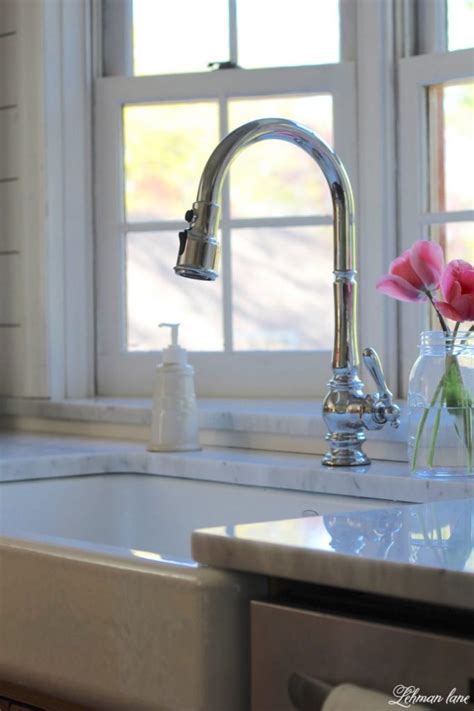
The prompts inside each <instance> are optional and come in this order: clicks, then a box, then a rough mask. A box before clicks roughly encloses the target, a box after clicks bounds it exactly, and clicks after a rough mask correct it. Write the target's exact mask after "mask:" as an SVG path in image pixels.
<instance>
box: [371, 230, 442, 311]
mask: <svg viewBox="0 0 474 711" xmlns="http://www.w3.org/2000/svg"><path fill="white" fill-rule="evenodd" d="M443 265H444V258H443V250H442V249H441V247H440V246H439V245H437V244H434V243H433V242H429V241H428V240H419V241H418V242H415V244H414V245H413V246H412V247H411V249H407V250H406V251H405V252H403V254H402V255H401V256H400V257H397V258H396V259H394V260H393V262H392V263H391V265H390V269H389V273H388V274H387V275H385V276H383V277H381V278H380V279H379V280H378V282H377V289H378V290H379V291H381V292H382V293H383V294H387V296H392V297H393V298H394V299H398V300H399V301H426V300H427V298H428V297H427V294H426V292H427V291H432V290H433V289H437V288H438V286H439V281H440V278H441V273H442V270H443Z"/></svg>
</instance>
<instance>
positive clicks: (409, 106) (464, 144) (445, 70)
mask: <svg viewBox="0 0 474 711" xmlns="http://www.w3.org/2000/svg"><path fill="white" fill-rule="evenodd" d="M438 5H439V7H440V8H441V9H443V7H445V6H443V5H442V4H441V3H438ZM443 17H444V23H443V25H442V30H443V31H442V32H441V33H440V34H439V38H438V45H439V47H436V45H435V46H433V49H434V50H437V49H438V50H443V49H444V50H448V51H444V52H443V51H433V52H432V53H430V54H424V55H419V56H414V57H408V58H405V59H403V60H402V61H401V63H400V106H399V112H400V176H401V179H400V206H401V240H402V246H403V247H407V246H409V245H410V244H411V243H412V242H413V241H414V239H415V238H420V237H423V238H425V239H431V240H434V241H436V242H438V243H439V244H440V245H441V246H442V247H443V249H444V252H445V257H446V260H447V261H449V260H451V259H465V260H467V261H470V262H471V263H472V262H474V190H473V187H472V185H473V183H472V175H471V172H472V171H471V166H472V164H473V161H474V80H473V73H474V52H473V50H472V49H466V47H469V46H472V44H473V33H472V27H473V22H474V3H472V2H470V1H469V0H466V1H465V0H449V1H448V3H447V16H446V15H444V16H443ZM466 26H467V27H469V28H470V31H469V32H466V30H465V28H466ZM401 312H402V313H401V317H402V321H401V324H402V330H403V336H404V337H403V342H402V354H403V356H404V357H402V362H401V365H402V369H403V373H404V379H405V380H406V378H407V377H408V369H409V362H410V361H409V353H410V352H413V350H414V348H415V346H416V342H417V340H418V336H419V332H420V331H421V330H423V329H426V328H438V327H439V325H438V324H437V323H436V322H435V319H433V316H432V313H431V311H430V310H428V309H427V310H426V311H424V310H423V309H420V310H419V312H418V314H417V315H415V317H414V314H413V309H407V308H406V307H405V306H401ZM430 319H431V321H430Z"/></svg>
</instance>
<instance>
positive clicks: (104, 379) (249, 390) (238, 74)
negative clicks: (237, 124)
mask: <svg viewBox="0 0 474 711" xmlns="http://www.w3.org/2000/svg"><path fill="white" fill-rule="evenodd" d="M353 72H354V67H353V65H352V64H350V63H344V64H340V65H325V66H320V67H311V68H298V69H293V68H288V69H281V70H266V69H262V70H255V71H252V72H248V73H247V72H242V71H240V70H225V71H224V70H223V71H217V72H215V73H208V72H206V73H202V74H193V75H192V76H187V75H182V76H181V77H180V79H179V81H176V78H175V77H174V76H161V77H141V78H113V80H110V79H109V78H104V79H100V80H98V82H97V101H96V130H97V134H96V135H97V136H98V137H101V138H100V139H99V140H97V143H96V145H97V169H96V175H97V195H98V204H97V211H96V215H97V230H98V234H99V235H100V237H99V239H98V241H97V260H98V265H99V270H100V273H101V275H103V276H101V279H99V280H98V283H97V297H98V323H99V328H98V382H99V386H100V390H101V393H103V394H111V393H113V392H117V387H119V388H120V389H121V390H122V392H121V394H137V393H143V394H144V393H146V392H149V389H150V382H151V381H150V378H151V375H152V373H153V368H154V366H155V365H156V362H157V354H156V352H146V353H143V352H127V351H126V350H125V347H124V344H125V340H126V339H125V334H124V333H123V326H124V323H123V314H124V313H125V301H124V299H125V293H124V291H125V290H124V282H123V278H120V275H121V272H122V269H123V265H122V258H121V249H122V248H121V247H120V245H118V240H117V234H118V233H120V234H122V235H124V234H125V232H126V231H127V225H126V224H124V223H123V221H122V217H121V216H122V215H123V214H124V210H123V203H122V200H123V193H122V190H120V185H123V174H122V171H123V167H122V161H123V147H122V107H123V105H124V104H134V103H137V104H139V103H146V102H153V103H159V102H163V103H166V102H174V101H183V100H186V101H192V100H206V99H215V100H216V101H218V102H219V104H220V110H221V113H220V115H221V126H220V129H221V131H220V132H221V135H222V136H224V135H226V133H227V132H228V128H227V125H226V124H227V110H226V107H227V101H228V99H229V98H230V97H232V98H234V97H243V96H245V97H252V96H265V95H279V96H282V95H285V96H291V95H302V94H308V93H311V94H318V93H325V94H327V93H330V94H331V95H332V97H333V111H334V136H335V141H334V142H335V146H336V150H337V151H338V153H339V155H340V156H341V157H342V160H343V161H344V163H345V164H346V166H347V168H348V170H349V172H350V174H351V175H354V174H355V165H356V160H355V151H354V147H355V144H356V140H355V139H356V136H355V132H354V131H353V130H352V131H351V130H350V129H351V127H350V125H348V122H347V120H346V119H345V117H347V116H348V115H349V116H350V115H351V113H352V111H353V107H354V106H355V98H354V89H353V88H354V75H353ZM231 74H232V76H231ZM289 86H290V87H291V91H288V87H289ZM157 97H159V99H158V100H157ZM341 119H342V120H341ZM117 147H119V149H118V148H117ZM315 170H317V166H315ZM354 182H355V181H354ZM196 190H197V185H196ZM193 199H194V196H193V197H192V198H190V202H192V200H193ZM187 207H189V205H183V214H184V211H185V210H186V209H187ZM227 222H228V217H227V216H226V215H224V218H223V224H222V229H223V231H224V232H225V231H227V230H228V224H227ZM233 222H234V223H235V222H236V221H235V220H234V221H233ZM250 222H252V224H253V223H257V222H258V225H259V226H262V227H269V226H275V227H276V226H278V225H280V224H281V225H283V224H284V225H286V226H292V225H305V226H306V225H309V226H311V225H320V224H331V223H332V218H330V217H320V216H316V217H308V218H305V217H301V218H298V217H293V218H268V219H265V218H263V219H260V220H258V221H257V220H252V221H250V220H241V221H239V225H238V226H244V225H245V224H247V223H250ZM183 226H184V223H183V221H182V220H177V221H168V222H163V221H162V222H161V225H160V227H161V229H167V230H174V231H176V233H177V232H178V231H179V230H180V229H183ZM134 228H135V229H139V230H140V231H147V230H148V231H149V230H153V231H155V230H156V229H157V225H156V224H155V223H142V224H140V225H137V224H134ZM176 244H178V242H176ZM226 258H227V259H228V258H229V257H228V254H225V253H224V259H226ZM105 265H107V271H106V270H105V269H104V267H105ZM101 266H102V269H101ZM173 266H174V265H173V264H170V275H171V270H172V267H173ZM262 278H264V275H262ZM268 308H269V309H271V308H272V305H271V296H269V299H268ZM308 318H311V314H308ZM315 327H316V324H315ZM190 359H191V361H192V363H193V365H195V367H196V386H197V389H198V391H199V392H200V393H202V394H205V395H207V396H216V395H239V394H240V395H242V394H245V395H247V396H249V395H251V394H256V395H261V396H264V395H266V396H269V395H272V394H278V395H281V396H285V395H286V396H291V395H295V394H297V395H299V396H302V395H304V394H305V393H307V392H308V380H307V376H308V374H309V373H311V374H312V378H313V380H316V381H318V382H316V383H313V387H315V388H317V390H318V391H320V392H322V390H323V389H324V388H325V384H326V381H327V379H328V375H329V369H328V368H327V364H328V363H329V362H330V352H329V351H321V352H317V353H315V352H303V351H301V352H296V353H295V352H268V353H267V352H262V351H249V352H239V351H230V352H228V351H227V352H226V351H224V352H217V353H214V352H207V353H200V352H193V353H192V354H190ZM290 372H291V378H289V377H288V376H287V375H286V374H289V373H290ZM125 373H126V374H127V377H126V382H125V379H124V374H125ZM227 373H228V374H230V373H231V374H232V377H230V378H228V382H227V383H224V382H223V381H224V379H226V374H227ZM270 374H271V375H270ZM318 374H319V380H318ZM298 381H299V382H298Z"/></svg>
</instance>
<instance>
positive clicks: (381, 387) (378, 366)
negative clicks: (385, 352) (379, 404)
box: [362, 347, 392, 398]
mask: <svg viewBox="0 0 474 711" xmlns="http://www.w3.org/2000/svg"><path fill="white" fill-rule="evenodd" d="M362 358H363V359H364V364H365V367H366V368H367V370H368V371H369V373H370V374H371V376H372V378H373V380H374V382H375V384H376V386H377V392H378V394H379V395H380V397H381V398H385V397H386V396H388V397H390V398H391V397H392V393H391V392H390V390H389V388H388V385H387V381H386V380H385V375H384V374H383V369H382V363H381V362H380V358H379V357H378V354H377V351H376V350H375V349H374V348H370V347H369V348H364V351H363V353H362Z"/></svg>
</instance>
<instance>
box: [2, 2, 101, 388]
mask: <svg viewBox="0 0 474 711" xmlns="http://www.w3.org/2000/svg"><path fill="white" fill-rule="evenodd" d="M89 10H90V5H89V3H88V2H86V0H67V1H65V0H0V396H2V395H3V396H5V395H7V396H22V397H43V398H49V397H52V398H54V399H61V398H63V397H67V396H69V397H84V396H87V395H91V394H93V319H92V316H93V278H92V264H93V252H92V217H91V216H92V209H91V195H92V190H91V186H92V173H91V170H90V145H91V142H90V114H91V96H92V72H91V60H90V55H91V52H90V26H91V17H90V12H89Z"/></svg>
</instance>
